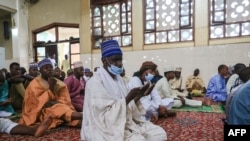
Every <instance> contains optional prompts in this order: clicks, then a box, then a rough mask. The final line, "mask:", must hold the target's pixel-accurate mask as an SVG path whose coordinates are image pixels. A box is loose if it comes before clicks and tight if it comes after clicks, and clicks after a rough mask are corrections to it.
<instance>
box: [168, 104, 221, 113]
mask: <svg viewBox="0 0 250 141" xmlns="http://www.w3.org/2000/svg"><path fill="white" fill-rule="evenodd" d="M172 110H173V111H189V112H212V113H225V108H224V107H223V106H222V105H211V106H201V107H190V106H181V107H180V108H173V109H172Z"/></svg>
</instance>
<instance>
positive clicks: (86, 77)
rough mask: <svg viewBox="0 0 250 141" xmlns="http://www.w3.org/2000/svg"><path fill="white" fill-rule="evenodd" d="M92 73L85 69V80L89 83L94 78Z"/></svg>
mask: <svg viewBox="0 0 250 141" xmlns="http://www.w3.org/2000/svg"><path fill="white" fill-rule="evenodd" d="M92 75H93V74H92V71H91V70H90V69H89V68H85V69H84V75H83V78H84V80H85V81H86V82H87V81H88V80H89V79H90V78H91V77H92Z"/></svg>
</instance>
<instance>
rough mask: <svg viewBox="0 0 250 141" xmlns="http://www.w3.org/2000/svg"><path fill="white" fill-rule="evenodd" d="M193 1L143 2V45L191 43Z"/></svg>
mask: <svg viewBox="0 0 250 141" xmlns="http://www.w3.org/2000/svg"><path fill="white" fill-rule="evenodd" d="M193 9H194V2H193V0H144V10H145V11H144V44H159V43H169V42H184V41H193V39H194V36H193V31H194V30H193V15H194V10H193Z"/></svg>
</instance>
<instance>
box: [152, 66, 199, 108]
mask: <svg viewBox="0 0 250 141" xmlns="http://www.w3.org/2000/svg"><path fill="white" fill-rule="evenodd" d="M174 76H175V73H174V68H173V67H171V66H168V67H165V68H164V77H163V78H162V79H160V80H159V81H158V82H157V83H156V85H155V89H156V90H157V91H158V92H159V94H160V96H161V98H162V99H165V98H172V99H174V103H173V107H181V106H182V105H188V106H194V107H197V106H202V101H198V100H190V99H187V98H186V97H183V96H179V95H177V93H175V92H176V91H173V90H172V89H171V87H170V84H169V81H170V80H171V79H174Z"/></svg>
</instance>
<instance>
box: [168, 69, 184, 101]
mask: <svg viewBox="0 0 250 141" xmlns="http://www.w3.org/2000/svg"><path fill="white" fill-rule="evenodd" d="M181 70H182V68H181V67H176V68H175V72H174V73H175V77H174V78H173V79H171V80H170V81H169V84H170V87H171V89H172V91H173V92H174V93H176V94H177V95H178V96H182V97H186V96H188V91H186V90H184V89H182V88H181V85H182V76H181Z"/></svg>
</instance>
